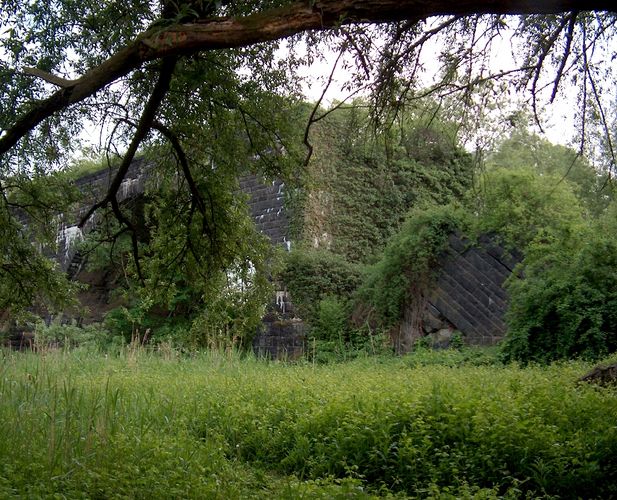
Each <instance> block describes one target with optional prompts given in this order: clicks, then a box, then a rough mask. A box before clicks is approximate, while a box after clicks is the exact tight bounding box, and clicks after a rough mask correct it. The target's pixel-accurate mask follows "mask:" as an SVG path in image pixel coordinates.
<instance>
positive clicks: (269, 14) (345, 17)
mask: <svg viewBox="0 0 617 500" xmlns="http://www.w3.org/2000/svg"><path fill="white" fill-rule="evenodd" d="M580 10H597V11H611V12H617V4H615V2H614V0H587V1H583V0H544V1H538V2H530V1H529V0H510V1H507V2H496V1H494V0H460V1H458V2H451V1H450V0H311V1H308V0H307V1H304V2H297V3H292V4H290V5H286V6H283V7H279V8H275V9H269V10H266V11H263V12H259V13H255V14H252V15H249V16H245V17H236V18H221V19H208V20H203V22H199V21H197V22H195V23H189V24H181V25H174V26H170V27H168V28H161V27H160V26H159V27H153V28H151V29H150V30H148V31H146V32H144V33H143V34H142V35H140V36H139V37H137V38H136V39H135V40H134V41H133V42H131V43H130V44H128V45H127V46H126V47H125V48H123V49H121V50H120V51H118V52H117V53H116V54H114V55H113V56H111V57H110V58H109V59H107V60H106V61H104V62H103V63H101V64H100V65H99V66H97V67H95V68H92V69H91V70H89V71H87V72H86V73H85V74H84V75H83V76H81V77H80V78H77V79H75V80H72V81H71V85H70V86H68V87H67V88H62V89H60V90H58V91H57V92H56V93H54V94H52V95H51V96H50V97H49V98H47V99H45V100H42V101H39V102H38V103H35V104H34V105H33V106H32V108H31V109H30V111H28V112H27V113H25V114H24V115H22V116H21V117H19V118H18V119H17V120H16V122H15V124H14V125H13V126H12V127H11V128H9V129H8V130H6V131H5V133H4V135H3V136H2V137H1V138H0V155H3V154H4V153H6V152H8V151H9V150H10V149H11V148H12V147H13V146H15V145H16V144H17V142H18V141H19V140H20V139H21V138H22V137H24V136H25V135H27V134H28V133H29V131H31V130H32V129H34V128H35V127H36V126H37V125H38V124H39V123H41V122H42V121H43V120H45V119H47V118H49V117H50V116H52V115H53V114H54V113H57V112H59V111H61V110H63V109H64V108H66V107H68V106H70V105H72V104H75V103H78V102H81V101H83V100H84V99H86V98H87V97H90V96H92V95H93V94H95V93H96V92H98V91H99V90H100V89H102V88H104V87H106V86H107V85H109V84H111V83H113V82H115V81H116V80H118V79H119V78H121V77H123V76H125V75H127V74H128V73H130V72H131V71H133V70H135V69H137V68H139V67H141V66H142V65H143V64H144V63H146V62H148V61H152V60H155V59H160V58H164V57H170V56H182V55H188V54H193V53H196V52H200V51H205V50H214V49H225V48H237V47H246V46H249V45H253V44H256V43H259V42H266V41H272V40H277V39H281V38H285V37H287V36H291V35H293V34H296V33H300V32H303V31H308V30H325V29H335V28H338V27H340V26H342V25H346V24H353V23H383V22H394V21H402V20H411V21H413V20H418V19H425V18H427V17H431V16H442V15H471V14H557V13H561V12H568V11H580Z"/></svg>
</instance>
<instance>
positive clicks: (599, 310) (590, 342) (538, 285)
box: [503, 226, 617, 362]
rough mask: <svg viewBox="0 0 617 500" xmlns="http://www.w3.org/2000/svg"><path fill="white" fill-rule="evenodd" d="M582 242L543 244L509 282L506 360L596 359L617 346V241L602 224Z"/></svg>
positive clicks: (531, 251) (534, 249) (532, 251)
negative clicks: (520, 273)
mask: <svg viewBox="0 0 617 500" xmlns="http://www.w3.org/2000/svg"><path fill="white" fill-rule="evenodd" d="M582 240H583V241H582V242H580V243H578V244H577V245H575V247H574V248H572V247H571V246H570V247H568V246H565V245H564V243H563V241H562V240H561V239H554V240H552V241H549V242H547V243H546V242H540V243H538V244H537V245H536V246H535V247H533V248H531V249H530V251H529V252H528V255H527V257H526V259H525V264H526V265H525V268H524V269H525V278H524V279H523V280H517V279H513V280H511V282H510V284H509V292H510V295H511V304H510V308H509V311H508V314H507V323H508V336H507V339H506V342H505V343H504V346H503V355H504V358H505V359H506V360H514V359H516V360H521V361H524V362H528V361H538V362H549V361H552V360H555V359H560V358H572V357H584V358H588V359H597V358H599V357H601V356H604V355H606V354H607V353H612V352H615V351H616V350H617V242H616V240H615V233H614V232H611V231H610V230H607V228H606V226H604V229H603V228H602V226H600V227H597V228H592V229H591V230H589V231H587V232H586V233H585V236H584V237H583V238H582Z"/></svg>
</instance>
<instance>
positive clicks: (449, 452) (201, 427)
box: [0, 350, 617, 498]
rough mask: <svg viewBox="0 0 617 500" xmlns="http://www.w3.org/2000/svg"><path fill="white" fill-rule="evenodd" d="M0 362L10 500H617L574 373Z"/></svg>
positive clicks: (613, 400)
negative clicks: (399, 499)
mask: <svg viewBox="0 0 617 500" xmlns="http://www.w3.org/2000/svg"><path fill="white" fill-rule="evenodd" d="M1 355H2V356H3V359H2V363H1V365H0V400H1V401H2V405H0V419H1V420H2V422H4V425H3V426H2V427H0V497H2V498H10V497H27V498H52V497H53V498H176V497H177V498H259V497H264V498H272V497H274V498H299V497H304V498H337V497H338V498H349V497H354V498H368V497H371V496H384V495H395V496H408V497H420V498H454V497H457V498H498V497H508V498H520V497H523V498H524V497H546V498H549V497H557V496H561V497H576V496H579V497H584V498H608V497H611V496H614V495H617V490H616V487H615V484H617V473H616V472H615V471H617V462H616V461H615V456H617V454H616V451H617V397H616V393H615V391H614V390H613V389H600V388H597V387H593V386H588V385H579V384H577V383H576V380H577V378H578V377H580V376H581V375H582V374H583V373H585V371H586V370H588V369H589V368H590V365H589V364H586V363H583V362H568V363H560V364H554V365H551V366H548V367H539V366H529V367H525V368H521V367H519V366H517V365H509V366H500V365H491V364H484V361H477V360H478V359H481V358H482V357H481V356H480V355H479V354H478V355H477V356H475V355H471V354H468V356H469V359H467V360H465V359H463V358H462V356H464V354H447V353H446V352H442V353H439V354H435V355H431V354H427V353H424V354H418V355H412V356H407V357H403V358H399V359H396V358H390V359H386V358H379V359H375V360H373V359H371V358H366V359H357V360H355V361H353V362H349V363H342V364H337V365H327V366H324V365H319V364H312V363H304V364H303V363H300V364H296V365H287V364H284V363H277V362H270V363H266V362H263V361H258V360H255V359H252V358H246V357H245V358H240V357H239V356H238V355H236V354H234V353H227V354H225V353H202V354H198V355H195V356H192V357H183V356H172V355H166V356H163V355H160V354H158V355H155V354H148V353H145V352H141V351H139V350H135V351H125V352H124V353H123V354H122V355H120V356H114V357H105V356H102V355H99V354H94V353H92V352H85V351H81V352H80V351H76V352H61V351H59V352H46V353H44V354H42V355H40V354H39V355H35V354H23V353H12V352H6V351H5V352H3V353H2V354H1ZM457 356H458V357H457ZM487 356H488V358H491V356H492V355H487ZM439 357H440V358H439ZM474 359H475V360H476V361H477V362H476V361H474ZM612 361H615V359H613V360H612ZM486 363H489V361H486ZM474 365H475V366H474Z"/></svg>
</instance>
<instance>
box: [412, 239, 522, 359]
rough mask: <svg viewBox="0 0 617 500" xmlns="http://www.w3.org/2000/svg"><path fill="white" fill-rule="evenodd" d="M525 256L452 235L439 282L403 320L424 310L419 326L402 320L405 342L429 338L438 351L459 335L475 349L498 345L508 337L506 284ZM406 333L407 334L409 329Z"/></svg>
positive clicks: (488, 242)
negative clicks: (455, 334)
mask: <svg viewBox="0 0 617 500" xmlns="http://www.w3.org/2000/svg"><path fill="white" fill-rule="evenodd" d="M520 261H521V255H519V254H517V253H516V252H514V253H511V252H507V251H505V250H504V249H503V248H501V247H500V246H499V245H497V244H496V243H495V241H494V240H493V239H491V238H490V237H489V236H486V235H485V236H482V237H480V239H479V241H478V243H477V244H472V243H471V242H470V241H469V240H468V239H467V238H465V237H464V236H463V235H461V234H451V235H450V236H449V238H448V248H447V250H446V251H445V252H444V253H443V254H442V255H441V257H440V259H439V266H438V270H437V276H436V279H435V280H434V281H433V282H432V284H431V285H430V286H429V287H428V290H425V291H424V294H423V296H422V297H421V298H420V299H419V300H421V303H418V302H417V301H415V302H414V301H410V302H408V304H407V305H406V308H405V309H406V311H405V313H404V317H405V318H408V317H411V316H412V312H413V311H414V310H417V309H418V307H420V308H421V309H422V310H421V311H420V314H421V321H420V322H419V323H420V327H419V328H418V327H416V328H415V331H411V330H409V329H412V328H414V327H415V325H413V324H411V322H406V321H403V322H402V323H401V325H400V330H401V331H400V338H405V337H407V338H412V339H414V340H417V339H418V338H420V337H422V336H429V338H430V339H431V343H432V345H434V346H435V347H446V346H447V345H448V344H449V342H450V340H451V337H452V334H453V333H454V332H456V331H458V332H460V333H461V334H462V336H463V340H464V341H465V343H467V344H470V345H493V344H495V343H497V342H498V341H500V340H502V339H503V337H504V336H505V334H506V325H505V323H504V315H505V313H506V310H507V307H508V294H507V292H506V291H505V289H504V286H503V285H504V282H505V281H506V280H507V279H508V278H509V277H510V275H511V274H512V272H513V271H514V268H515V266H516V265H517V264H518V263H519V262H520ZM406 329H407V330H406Z"/></svg>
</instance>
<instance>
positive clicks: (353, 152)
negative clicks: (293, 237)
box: [301, 100, 473, 263]
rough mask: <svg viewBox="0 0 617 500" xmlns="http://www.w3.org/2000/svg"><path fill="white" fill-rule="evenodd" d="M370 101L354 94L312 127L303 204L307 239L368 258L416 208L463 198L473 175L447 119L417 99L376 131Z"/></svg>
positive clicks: (353, 256) (356, 257)
mask: <svg viewBox="0 0 617 500" xmlns="http://www.w3.org/2000/svg"><path fill="white" fill-rule="evenodd" d="M365 107H366V105H365V103H363V102H362V101H360V100H357V101H355V102H354V103H353V105H352V106H351V107H349V108H344V109H336V110H334V111H332V112H331V113H330V114H328V115H327V116H326V117H325V118H324V119H323V120H321V121H320V122H318V123H316V124H315V125H313V126H312V128H311V141H312V143H313V144H314V151H313V156H312V160H311V162H310V164H309V166H308V179H307V180H306V181H305V182H306V184H307V186H306V190H307V191H308V198H307V199H305V200H304V206H303V207H301V210H302V212H303V213H304V228H303V229H304V230H303V232H302V234H301V236H302V238H303V239H304V240H305V241H306V242H307V243H308V244H311V245H313V246H315V247H320V248H327V249H329V250H331V251H332V252H334V253H337V254H339V255H343V256H344V257H345V258H346V259H347V260H350V261H352V262H363V263H366V262H370V261H371V260H374V259H375V258H377V256H378V254H379V252H381V251H382V250H383V248H384V246H385V244H386V242H387V241H388V238H390V237H391V236H392V235H393V234H394V233H395V232H396V231H397V230H398V229H399V228H400V226H401V224H402V223H403V221H404V220H405V217H406V214H407V212H408V211H409V210H410V209H411V208H412V207H420V206H426V205H430V204H446V203H448V202H449V201H452V200H456V199H461V198H462V197H463V194H464V193H465V192H466V191H467V190H468V189H470V188H471V185H472V177H473V164H472V161H471V156H470V155H469V154H468V153H466V152H465V151H463V150H462V149H461V148H460V147H459V146H458V145H457V144H456V137H455V134H454V133H453V132H452V131H451V130H450V129H449V128H450V125H449V124H447V123H441V122H439V121H438V120H437V119H434V120H432V121H431V122H429V121H428V119H427V118H426V117H425V114H427V113H428V111H427V110H425V109H423V108H420V107H419V106H417V107H416V108H415V109H413V110H410V111H408V112H406V113H405V114H404V116H403V117H402V118H401V120H400V121H398V122H397V123H396V124H395V125H393V126H392V127H390V128H388V129H387V130H377V131H376V130H375V129H374V128H373V126H372V124H371V121H370V116H369V115H368V112H367V111H366V110H365ZM427 107H428V106H427ZM433 115H434V113H433Z"/></svg>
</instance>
